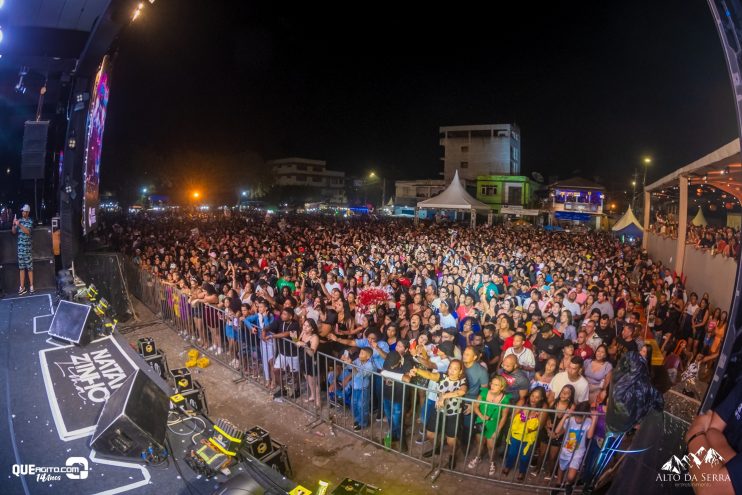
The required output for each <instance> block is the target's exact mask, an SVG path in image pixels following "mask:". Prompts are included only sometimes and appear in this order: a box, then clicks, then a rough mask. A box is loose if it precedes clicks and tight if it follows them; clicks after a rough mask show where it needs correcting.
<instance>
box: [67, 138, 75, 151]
mask: <svg viewBox="0 0 742 495" xmlns="http://www.w3.org/2000/svg"><path fill="white" fill-rule="evenodd" d="M75 146H77V140H76V139H75V138H74V137H71V138H70V140H69V141H67V147H68V148H69V149H71V150H74V149H75Z"/></svg>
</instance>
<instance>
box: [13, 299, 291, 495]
mask: <svg viewBox="0 0 742 495" xmlns="http://www.w3.org/2000/svg"><path fill="white" fill-rule="evenodd" d="M53 302H54V301H53V296H52V295H51V294H49V293H42V294H36V295H33V296H23V297H11V298H5V299H2V300H0V333H1V335H2V336H1V337H0V339H1V340H0V346H2V351H0V361H1V363H0V397H2V399H3V400H2V402H3V406H2V412H0V421H2V424H3V425H5V427H2V428H0V451H1V452H2V454H0V458H2V463H1V465H2V468H1V469H2V474H1V475H0V480H2V481H0V493H3V495H9V494H16V493H17V494H23V493H25V494H50V493H53V494H59V493H76V494H79V495H82V494H94V493H105V494H110V495H113V494H118V493H132V494H133V493H136V494H161V493H168V494H170V493H179V494H189V493H193V494H209V493H212V492H213V491H214V489H215V488H217V484H218V482H221V481H226V480H227V477H226V476H224V475H221V474H220V475H218V476H217V477H213V478H210V479H206V478H204V477H202V476H197V475H196V474H195V473H193V471H191V469H190V468H189V467H188V466H187V465H186V464H185V462H184V461H183V457H184V454H185V452H186V451H187V450H190V448H191V446H192V444H191V435H192V430H193V426H192V422H191V421H189V422H186V423H183V424H181V425H177V426H174V427H173V430H174V431H175V433H173V432H168V434H167V435H168V439H169V442H170V445H171V446H172V449H173V450H174V451H175V452H174V454H173V453H172V452H171V453H170V456H169V462H168V463H164V464H163V465H160V466H157V467H153V466H147V465H145V464H143V463H137V462H134V461H135V460H132V461H127V460H124V461H122V460H110V459H104V458H101V457H100V456H98V455H96V453H95V452H94V451H91V449H90V447H89V442H90V436H91V435H92V433H93V432H94V431H95V422H96V421H97V415H98V413H99V411H100V409H101V408H102V407H103V404H104V403H105V400H106V399H107V397H108V395H110V393H111V392H112V391H113V390H115V388H117V386H120V385H121V383H122V382H123V380H124V379H125V377H126V376H129V375H130V374H131V373H132V372H133V371H134V370H136V369H137V368H139V369H142V370H143V371H144V372H145V373H147V375H148V376H150V377H151V378H152V379H153V380H154V381H155V383H157V385H158V386H159V387H160V388H162V389H163V390H164V391H165V392H166V393H167V395H168V396H169V395H172V390H171V389H170V388H169V387H168V385H167V383H166V382H165V381H164V380H162V379H161V378H160V377H159V376H158V375H156V374H155V373H154V371H153V370H152V368H150V367H149V366H148V365H147V364H146V363H145V361H144V359H143V358H141V357H140V356H139V355H138V354H136V353H135V352H134V351H133V350H132V349H131V347H130V346H129V344H128V343H127V341H126V339H124V338H123V337H122V336H120V335H116V336H115V337H108V338H105V339H101V340H96V341H94V342H91V343H90V344H88V345H87V346H84V347H79V346H67V345H65V344H64V343H61V342H58V341H55V340H52V339H51V338H50V337H49V336H48V334H47V332H48V329H49V325H50V323H51V320H52V317H53V314H54V309H55V306H54V305H53ZM177 433H180V435H179V434H177ZM75 458H76V459H75ZM176 462H177V466H176ZM31 464H33V465H35V466H36V467H37V468H39V467H51V468H59V467H61V468H65V467H69V466H75V467H77V468H79V469H77V470H75V472H74V473H70V474H65V473H62V474H60V473H59V470H57V473H56V474H50V473H49V472H47V473H43V472H42V473H41V474H39V470H38V469H37V471H36V473H37V474H25V475H24V474H22V473H27V472H28V469H29V467H28V466H25V465H31ZM178 468H179V469H178ZM263 468H264V466H263V465H260V464H258V463H251V464H250V465H248V464H240V465H237V466H232V468H231V469H232V474H233V475H234V474H237V473H240V472H246V471H252V469H260V470H261V471H262V470H263ZM179 470H180V471H179ZM268 471H270V472H271V473H275V472H273V471H272V470H270V469H268ZM275 474H276V476H275V477H276V478H278V482H283V483H284V485H285V486H283V488H284V489H285V491H280V490H279V491H269V490H266V493H286V491H288V490H290V489H291V488H293V487H294V486H295V484H294V483H292V482H290V480H285V479H281V478H282V477H281V476H280V475H277V473H275ZM47 476H49V477H47Z"/></svg>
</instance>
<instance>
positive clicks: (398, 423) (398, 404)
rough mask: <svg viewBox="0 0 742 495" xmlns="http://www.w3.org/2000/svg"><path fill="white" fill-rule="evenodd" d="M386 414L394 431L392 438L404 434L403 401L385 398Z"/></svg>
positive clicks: (394, 438)
mask: <svg viewBox="0 0 742 495" xmlns="http://www.w3.org/2000/svg"><path fill="white" fill-rule="evenodd" d="M384 415H385V416H386V419H387V421H388V422H389V427H390V428H391V431H392V440H399V438H400V437H401V436H402V401H394V400H392V399H384Z"/></svg>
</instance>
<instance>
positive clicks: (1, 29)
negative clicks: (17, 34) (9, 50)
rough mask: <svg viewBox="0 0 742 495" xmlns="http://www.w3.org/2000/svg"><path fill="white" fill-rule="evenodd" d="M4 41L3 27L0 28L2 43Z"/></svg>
mask: <svg viewBox="0 0 742 495" xmlns="http://www.w3.org/2000/svg"><path fill="white" fill-rule="evenodd" d="M2 41H3V27H2V26H0V43H2Z"/></svg>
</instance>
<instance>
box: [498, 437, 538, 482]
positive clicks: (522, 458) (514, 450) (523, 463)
mask: <svg viewBox="0 0 742 495" xmlns="http://www.w3.org/2000/svg"><path fill="white" fill-rule="evenodd" d="M509 442H510V443H508V450H507V453H506V454H505V467H506V468H508V469H512V468H513V466H515V461H516V460H517V461H518V471H520V472H521V473H523V474H525V473H526V471H528V463H529V462H530V455H531V452H532V451H533V448H534V446H533V445H531V448H530V449H528V452H527V453H523V450H525V448H526V446H525V445H524V444H523V442H521V441H520V440H516V439H515V438H513V437H510V439H509Z"/></svg>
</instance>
